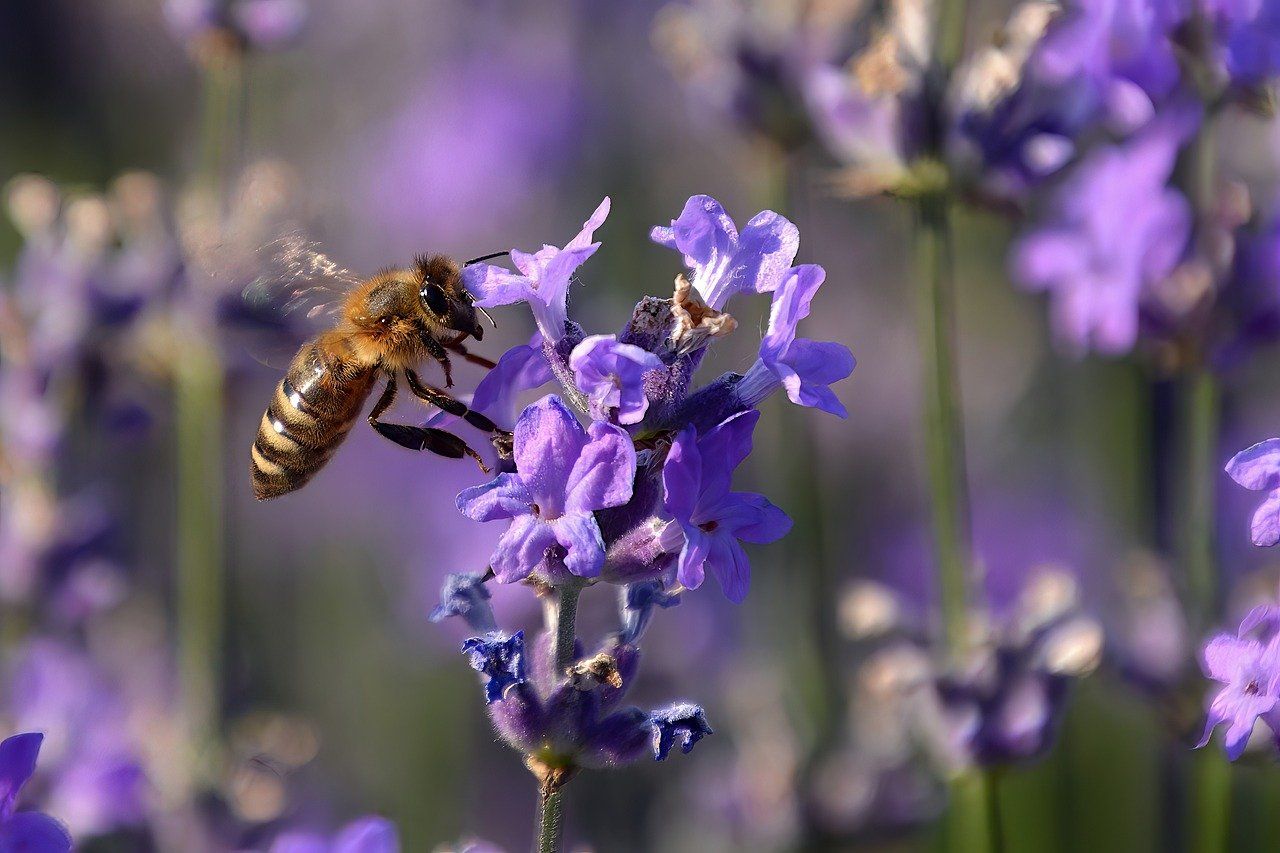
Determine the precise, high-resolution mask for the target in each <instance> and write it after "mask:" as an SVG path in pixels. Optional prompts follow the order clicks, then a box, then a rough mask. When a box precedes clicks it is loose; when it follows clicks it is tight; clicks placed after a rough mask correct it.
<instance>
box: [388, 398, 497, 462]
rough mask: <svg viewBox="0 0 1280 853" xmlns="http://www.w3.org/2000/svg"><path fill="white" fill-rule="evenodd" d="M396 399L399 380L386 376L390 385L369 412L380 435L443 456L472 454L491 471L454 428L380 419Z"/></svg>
mask: <svg viewBox="0 0 1280 853" xmlns="http://www.w3.org/2000/svg"><path fill="white" fill-rule="evenodd" d="M395 399H396V380H395V378H394V377H393V378H391V379H388V380H387V387H386V388H385V389H383V392H382V396H381V397H379V398H378V402H377V403H375V404H374V406H373V410H372V411H371V412H369V426H371V427H373V429H374V431H375V432H377V433H378V435H380V436H382V437H383V438H386V439H390V440H391V441H394V442H395V443H396V444H398V445H400V446H401V447H407V448H409V449H410V450H428V451H430V452H432V453H434V454H436V455H437V456H444V457H446V458H449V459H461V458H462V457H463V456H470V457H471V458H472V459H474V460H475V461H476V464H477V465H479V466H480V470H481V471H483V472H484V473H486V474H488V473H489V466H488V465H486V464H484V459H483V458H481V456H480V454H479V453H476V452H475V451H474V450H472V449H471V448H470V447H469V446H467V443H466V442H465V441H463V440H462V439H460V438H458V437H457V436H456V435H454V434H453V433H451V432H445V431H444V430H442V429H436V428H435V427H417V426H408V425H406V424H390V423H386V422H384V421H380V420H378V418H379V417H381V416H382V414H383V412H385V411H386V410H387V409H389V408H391V404H392V403H393V402H394V401H395Z"/></svg>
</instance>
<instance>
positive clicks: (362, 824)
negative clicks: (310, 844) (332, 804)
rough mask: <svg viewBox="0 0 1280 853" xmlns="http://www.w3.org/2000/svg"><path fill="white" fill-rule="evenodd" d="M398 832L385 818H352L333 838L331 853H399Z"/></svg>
mask: <svg viewBox="0 0 1280 853" xmlns="http://www.w3.org/2000/svg"><path fill="white" fill-rule="evenodd" d="M399 850H400V834H399V833H398V832H396V825H395V824H394V823H392V822H391V821H389V820H387V819H386V818H382V817H376V816H370V817H362V818H360V819H358V820H354V821H352V822H351V823H349V824H347V825H346V826H345V827H343V828H342V831H341V832H339V833H338V835H337V837H336V838H334V839H333V848H332V853H399Z"/></svg>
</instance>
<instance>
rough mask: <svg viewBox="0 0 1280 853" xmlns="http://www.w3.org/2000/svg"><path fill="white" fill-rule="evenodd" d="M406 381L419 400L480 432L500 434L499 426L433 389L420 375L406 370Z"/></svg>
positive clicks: (456, 400) (459, 401)
mask: <svg viewBox="0 0 1280 853" xmlns="http://www.w3.org/2000/svg"><path fill="white" fill-rule="evenodd" d="M404 378H405V381H407V382H408V383H409V390H410V391H412V392H413V395H414V396H415V397H417V398H418V399H419V400H422V401H424V402H427V403H430V404H431V405H433V406H435V407H437V408H438V409H440V410H441V411H443V412H446V413H447V414H450V415H453V416H454V417H458V418H462V419H463V420H464V421H466V422H467V423H469V424H471V425H472V426H473V427H475V428H476V429H479V430H484V431H485V432H498V425H497V424H495V423H494V422H493V421H491V420H489V419H488V418H487V417H485V416H484V415H482V414H480V413H479V412H475V411H472V410H471V409H468V408H467V404H466V403H464V402H462V401H461V400H458V399H455V398H453V397H451V396H450V395H449V394H448V393H446V392H444V391H441V390H440V389H439V388H433V387H431V386H430V385H426V384H424V383H423V382H422V380H420V379H419V378H418V374H416V373H414V372H413V371H412V370H408V369H406V370H405V372H404Z"/></svg>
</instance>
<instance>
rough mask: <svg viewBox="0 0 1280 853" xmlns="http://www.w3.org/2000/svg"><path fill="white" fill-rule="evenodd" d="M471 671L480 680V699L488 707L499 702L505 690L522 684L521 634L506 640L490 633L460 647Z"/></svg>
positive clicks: (522, 632) (516, 633)
mask: <svg viewBox="0 0 1280 853" xmlns="http://www.w3.org/2000/svg"><path fill="white" fill-rule="evenodd" d="M462 652H463V654H465V655H467V656H468V658H469V660H470V662H471V668H472V669H474V670H475V671H476V672H478V673H480V675H481V676H482V677H483V678H484V695H485V699H486V701H488V702H489V703H490V704H493V703H494V702H497V701H498V700H500V699H501V698H502V695H503V694H504V693H505V692H506V690H507V688H508V687H514V686H515V685H518V684H524V682H525V666H524V631H516V632H515V634H513V635H511V636H507V635H506V634H504V633H502V632H501V631H493V632H491V633H489V634H486V635H485V636H483V637H472V638H471V639H469V640H467V641H466V642H464V643H463V644H462Z"/></svg>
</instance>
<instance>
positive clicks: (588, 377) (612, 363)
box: [569, 335, 662, 424]
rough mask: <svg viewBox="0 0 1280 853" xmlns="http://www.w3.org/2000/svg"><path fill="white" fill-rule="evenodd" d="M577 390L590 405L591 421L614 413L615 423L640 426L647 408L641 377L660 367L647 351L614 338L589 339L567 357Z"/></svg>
mask: <svg viewBox="0 0 1280 853" xmlns="http://www.w3.org/2000/svg"><path fill="white" fill-rule="evenodd" d="M569 367H570V368H572V370H573V374H574V383H575V384H576V385H577V387H578V390H579V391H581V392H582V393H584V394H586V395H587V398H588V399H589V400H590V401H591V417H592V418H594V419H596V420H608V419H609V418H610V416H611V415H612V414H613V413H614V411H615V410H616V413H617V418H618V422H619V423H622V424H634V423H639V422H640V421H641V420H643V419H644V413H645V411H647V410H648V408H649V400H648V398H646V397H645V393H644V374H645V373H646V372H647V371H650V370H657V369H660V368H661V367H662V360H661V359H659V358H658V357H657V356H656V355H654V354H653V353H651V352H649V351H648V350H645V349H641V348H640V347H638V346H634V345H632V344H623V343H619V342H618V338H617V336H616V335H591V336H589V337H587V338H584V339H583V340H582V341H581V342H580V343H578V345H577V346H575V347H574V348H573V352H572V353H570V355H569Z"/></svg>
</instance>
